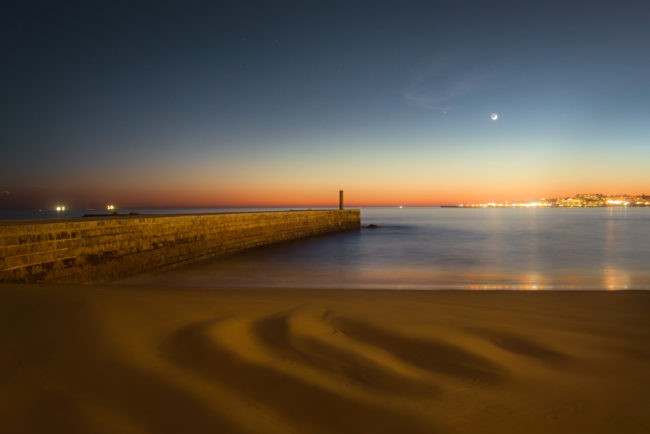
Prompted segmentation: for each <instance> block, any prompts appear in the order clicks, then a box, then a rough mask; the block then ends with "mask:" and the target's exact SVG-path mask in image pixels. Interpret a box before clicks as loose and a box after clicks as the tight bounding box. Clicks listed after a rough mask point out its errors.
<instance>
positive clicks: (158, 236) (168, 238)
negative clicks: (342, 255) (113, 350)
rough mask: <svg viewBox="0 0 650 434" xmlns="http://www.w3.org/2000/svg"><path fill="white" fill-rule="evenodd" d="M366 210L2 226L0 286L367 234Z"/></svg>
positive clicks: (99, 278)
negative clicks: (338, 235)
mask: <svg viewBox="0 0 650 434" xmlns="http://www.w3.org/2000/svg"><path fill="white" fill-rule="evenodd" d="M360 217H361V216H360V211H359V210H345V211H340V210H332V211H279V212H250V213H248V212H246V213H230V214H193V215H164V216H155V215H147V216H119V217H91V218H74V219H55V220H26V221H16V220H14V221H4V222H2V221H0V282H26V283H35V282H47V283H66V282H76V283H93V282H105V281H110V280H115V279H119V278H123V277H127V276H130V275H133V274H137V273H141V272H146V271H151V270H155V269H160V268H166V267H172V266H177V265H181V264H186V263H190V262H194V261H199V260H203V259H207V258H211V257H218V256H226V255H230V254H233V253H236V252H239V251H242V250H245V249H249V248H252V247H257V246H263V245H266V244H272V243H278V242H282V241H288V240H295V239H298V238H305V237H310V236H314V235H321V234H326V233H329V232H337V231H343V230H352V229H359V228H360V225H361V218H360Z"/></svg>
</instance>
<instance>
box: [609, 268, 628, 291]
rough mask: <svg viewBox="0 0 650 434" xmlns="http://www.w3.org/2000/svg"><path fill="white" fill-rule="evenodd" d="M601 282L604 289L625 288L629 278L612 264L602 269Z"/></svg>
mask: <svg viewBox="0 0 650 434" xmlns="http://www.w3.org/2000/svg"><path fill="white" fill-rule="evenodd" d="M603 283H604V284H605V289H608V290H615V289H627V288H628V287H629V285H630V279H629V276H628V275H627V273H625V272H623V271H621V270H617V269H616V268H614V267H612V266H606V267H605V268H604V269H603Z"/></svg>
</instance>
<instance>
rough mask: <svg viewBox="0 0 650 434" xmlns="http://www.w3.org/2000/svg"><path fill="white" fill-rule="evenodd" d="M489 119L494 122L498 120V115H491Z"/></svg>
mask: <svg viewBox="0 0 650 434" xmlns="http://www.w3.org/2000/svg"><path fill="white" fill-rule="evenodd" d="M490 119H492V120H493V121H496V120H497V119H499V115H498V114H496V113H492V114H491V115H490Z"/></svg>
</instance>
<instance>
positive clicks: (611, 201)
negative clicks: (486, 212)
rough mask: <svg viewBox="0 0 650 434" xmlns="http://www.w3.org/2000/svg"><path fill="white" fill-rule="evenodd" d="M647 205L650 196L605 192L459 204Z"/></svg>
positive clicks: (468, 205) (539, 206) (476, 205)
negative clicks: (607, 194) (524, 200)
mask: <svg viewBox="0 0 650 434" xmlns="http://www.w3.org/2000/svg"><path fill="white" fill-rule="evenodd" d="M641 206H642V207H647V206H650V196H647V195H640V196H635V195H627V194H621V195H616V196H612V197H609V196H606V195H604V194H600V193H598V194H577V195H575V197H565V198H555V199H540V200H536V201H534V202H503V203H497V202H486V203H471V204H459V205H458V207H460V208H546V207H555V208H564V207H566V208H580V207H641Z"/></svg>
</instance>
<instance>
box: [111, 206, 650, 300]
mask: <svg viewBox="0 0 650 434" xmlns="http://www.w3.org/2000/svg"><path fill="white" fill-rule="evenodd" d="M361 215H362V225H363V226H367V225H369V224H375V225H377V226H378V228H375V229H370V228H365V227H364V228H362V229H361V230H360V231H358V232H357V231H353V232H346V233H338V234H331V235H325V236H321V237H316V238H311V239H306V240H300V241H295V242H289V243H284V244H279V245H273V246H267V247H262V248H258V249H255V250H252V251H248V252H245V253H241V254H238V255H235V256H231V257H228V258H222V259H215V260H211V261H208V262H202V263H200V264H194V265H190V266H187V267H183V268H179V269H174V270H169V271H165V272H158V273H150V274H146V275H141V276H136V277H133V278H129V279H126V280H124V281H122V283H124V284H139V283H147V284H149V283H155V284H158V285H170V286H174V285H179V284H180V285H186V286H197V287H305V288H394V289H512V290H544V289H603V290H618V289H650V209H648V208H590V209H578V208H576V209H564V208H546V209H462V208H403V209H399V208H363V209H362V211H361Z"/></svg>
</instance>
